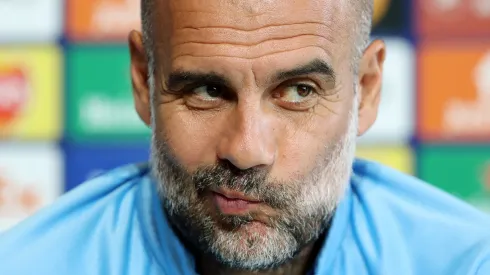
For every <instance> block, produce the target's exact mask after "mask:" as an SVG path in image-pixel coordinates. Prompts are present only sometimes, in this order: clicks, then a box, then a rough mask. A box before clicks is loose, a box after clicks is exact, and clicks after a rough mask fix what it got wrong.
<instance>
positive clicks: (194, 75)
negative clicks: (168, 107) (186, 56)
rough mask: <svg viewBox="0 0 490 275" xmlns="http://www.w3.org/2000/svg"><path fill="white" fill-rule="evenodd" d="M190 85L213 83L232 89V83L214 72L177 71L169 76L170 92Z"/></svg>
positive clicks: (168, 85) (168, 86)
mask: <svg viewBox="0 0 490 275" xmlns="http://www.w3.org/2000/svg"><path fill="white" fill-rule="evenodd" d="M189 83H203V84H208V83H212V84H214V85H219V86H225V87H230V83H229V81H228V80H227V79H226V77H224V76H222V75H219V74H217V73H214V72H209V73H199V72H191V71H176V72H172V73H170V75H169V76H168V79H167V88H168V89H170V90H177V89H178V88H179V87H181V86H184V85H186V84H189Z"/></svg>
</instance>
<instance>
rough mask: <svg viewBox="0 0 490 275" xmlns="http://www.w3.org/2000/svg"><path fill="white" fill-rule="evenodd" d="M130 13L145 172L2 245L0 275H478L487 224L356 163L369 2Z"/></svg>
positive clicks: (113, 177) (108, 181)
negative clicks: (146, 145)
mask: <svg viewBox="0 0 490 275" xmlns="http://www.w3.org/2000/svg"><path fill="white" fill-rule="evenodd" d="M142 7H143V30H144V31H143V35H142V34H140V33H138V32H136V31H133V32H132V33H131V34H130V37H129V44H130V50H131V77H132V81H133V89H134V99H135V106H136V110H137V112H138V114H139V116H140V117H141V119H142V120H143V121H144V122H145V123H146V124H147V125H149V126H150V127H151V128H152V131H153V138H152V151H151V152H152V160H151V162H150V165H149V166H147V165H130V166H126V167H122V168H118V169H116V170H114V171H112V172H109V173H107V174H105V175H102V176H100V177H98V178H96V179H93V180H91V181H90V182H87V183H84V184H83V185H82V186H80V187H79V188H78V189H76V190H74V191H73V192H71V193H69V194H67V195H65V196H63V197H62V198H61V199H60V200H59V201H58V202H57V203H55V204H54V205H52V206H51V207H48V208H47V209H44V210H43V211H41V212H39V213H38V214H37V215H35V216H34V217H32V218H30V219H28V220H27V221H25V222H23V223H22V224H20V225H19V226H17V227H16V228H14V229H12V230H10V231H9V232H7V233H6V234H4V235H3V237H1V238H0V274H15V275H24V274H325V275H326V274H347V275H350V274H356V275H360V274H389V275H392V274H401V275H404V274H407V275H408V274H424V275H426V274H431V275H442V274H477V275H488V274H490V230H489V228H490V222H489V218H488V217H487V216H486V215H485V214H483V213H480V212H478V211H477V210H475V209H473V208H472V207H470V206H468V205H466V204H465V203H463V202H461V201H459V200H457V199H455V198H453V197H451V196H449V195H447V194H444V193H442V192H440V191H438V190H436V189H434V188H432V187H429V185H427V184H425V183H422V182H420V181H418V180H416V179H413V178H411V177H409V176H405V175H402V174H400V173H398V172H395V171H393V170H391V169H389V168H386V167H383V166H381V165H379V164H375V163H372V162H367V161H362V160H356V161H354V151H355V139H356V136H358V135H362V134H363V133H365V132H366V131H367V130H368V129H369V127H370V126H371V125H372V124H373V123H374V121H375V118H376V113H377V109H378V104H379V100H380V86H381V79H382V69H383V61H384V58H385V45H384V44H383V42H382V41H379V40H376V41H374V42H372V43H371V44H370V45H369V46H368V39H369V30H370V21H371V13H372V3H371V2H370V1H368V0H345V1H338V0H294V1H293V0H289V1H280V0H247V1H244V0H206V1H197V0H153V1H151V0H147V1H144V2H143V6H142ZM108 81H113V80H108ZM115 115H117V114H115ZM441 172H442V173H443V171H441ZM461 184H464V183H461Z"/></svg>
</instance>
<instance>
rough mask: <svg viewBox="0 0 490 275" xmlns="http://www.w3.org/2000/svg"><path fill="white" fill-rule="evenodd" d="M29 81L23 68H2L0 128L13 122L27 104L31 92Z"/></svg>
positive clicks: (0, 75) (0, 76)
mask: <svg viewBox="0 0 490 275" xmlns="http://www.w3.org/2000/svg"><path fill="white" fill-rule="evenodd" d="M27 82H28V80H27V77H26V75H25V73H24V71H23V70H22V69H20V68H16V67H4V68H0V99H1V100H0V128H2V127H4V126H6V125H8V124H9V123H11V122H12V121H13V120H14V119H15V117H16V116H17V115H18V114H19V113H20V111H21V110H22V109H23V107H24V106H25V104H26V102H27V98H28V93H29V91H28V83H27Z"/></svg>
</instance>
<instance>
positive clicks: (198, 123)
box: [156, 106, 222, 171]
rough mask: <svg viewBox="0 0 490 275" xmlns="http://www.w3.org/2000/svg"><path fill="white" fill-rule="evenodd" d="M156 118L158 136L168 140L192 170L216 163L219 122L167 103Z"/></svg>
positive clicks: (170, 145) (177, 156)
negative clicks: (169, 105)
mask: <svg viewBox="0 0 490 275" xmlns="http://www.w3.org/2000/svg"><path fill="white" fill-rule="evenodd" d="M161 109H164V110H162V111H160V112H159V119H157V126H156V127H157V132H158V133H159V134H158V138H161V139H166V142H167V144H168V146H169V147H170V148H171V149H172V150H173V153H174V156H175V157H176V158H177V160H178V161H179V163H180V164H182V165H183V166H184V167H186V168H187V169H189V171H192V170H195V169H196V168H198V167H200V166H202V165H206V164H214V163H215V162H216V150H215V148H216V144H215V143H216V141H217V138H216V135H217V133H219V132H220V131H221V129H220V125H222V124H221V123H219V121H216V119H212V118H203V117H202V116H199V115H197V114H196V113H193V112H189V111H188V110H179V108H172V107H168V106H165V107H163V108H161Z"/></svg>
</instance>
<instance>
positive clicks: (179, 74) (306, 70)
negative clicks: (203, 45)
mask: <svg viewBox="0 0 490 275" xmlns="http://www.w3.org/2000/svg"><path fill="white" fill-rule="evenodd" d="M309 74H322V75H325V76H326V77H327V78H329V80H331V81H332V82H333V83H335V72H334V70H333V68H332V67H331V66H330V65H329V64H328V63H326V62H325V61H323V60H320V59H314V60H312V61H311V62H309V63H307V64H305V65H302V66H300V67H297V68H294V69H292V70H288V71H280V72H278V73H277V74H276V75H275V76H274V77H273V79H272V81H273V82H280V81H284V80H287V79H290V78H294V77H299V76H305V75H309ZM189 83H203V84H214V85H219V86H223V87H231V83H230V81H229V80H228V79H227V78H226V77H225V76H223V75H220V74H218V73H215V72H208V73H200V72H192V71H175V72H172V73H170V74H169V76H168V79H167V83H166V84H167V88H168V89H170V90H178V89H179V87H182V86H185V85H186V84H189Z"/></svg>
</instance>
